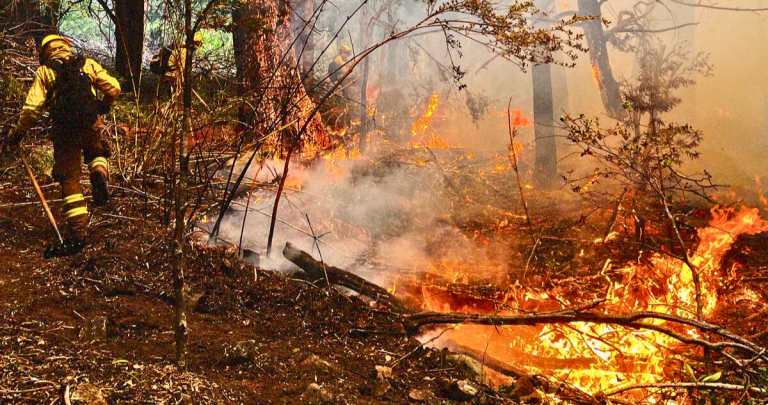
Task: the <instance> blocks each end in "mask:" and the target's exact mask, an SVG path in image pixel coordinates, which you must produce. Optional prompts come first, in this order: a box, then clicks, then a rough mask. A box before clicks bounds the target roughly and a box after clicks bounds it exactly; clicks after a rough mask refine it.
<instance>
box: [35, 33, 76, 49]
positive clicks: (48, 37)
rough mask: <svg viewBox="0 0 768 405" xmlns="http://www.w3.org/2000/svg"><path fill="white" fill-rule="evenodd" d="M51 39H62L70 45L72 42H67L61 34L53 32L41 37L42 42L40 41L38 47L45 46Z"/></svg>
mask: <svg viewBox="0 0 768 405" xmlns="http://www.w3.org/2000/svg"><path fill="white" fill-rule="evenodd" d="M53 41H64V42H65V43H66V44H67V45H69V46H72V43H71V42H69V40H68V39H66V38H64V37H62V36H61V35H56V34H53V35H48V36H46V37H45V38H43V42H40V49H43V48H45V46H46V45H48V44H50V43H51V42H53Z"/></svg>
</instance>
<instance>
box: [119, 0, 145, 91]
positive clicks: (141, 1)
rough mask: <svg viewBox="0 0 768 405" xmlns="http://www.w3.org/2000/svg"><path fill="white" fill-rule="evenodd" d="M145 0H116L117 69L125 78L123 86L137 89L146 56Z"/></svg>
mask: <svg viewBox="0 0 768 405" xmlns="http://www.w3.org/2000/svg"><path fill="white" fill-rule="evenodd" d="M144 7H145V0H119V1H116V2H115V43H116V44H117V49H116V51H115V70H117V73H118V74H119V75H120V76H121V77H122V79H123V88H124V89H126V90H127V89H132V90H133V91H136V89H137V88H138V85H139V75H140V74H141V62H142V59H143V57H144Z"/></svg>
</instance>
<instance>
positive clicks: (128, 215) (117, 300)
mask: <svg viewBox="0 0 768 405" xmlns="http://www.w3.org/2000/svg"><path fill="white" fill-rule="evenodd" d="M2 173H3V175H2V177H1V179H2V181H0V183H2V189H0V201H1V202H2V204H3V205H6V204H14V203H22V202H32V201H36V200H37V198H36V196H35V195H34V190H33V189H32V188H31V186H30V187H27V184H28V182H27V180H26V179H25V177H23V173H22V172H21V166H20V164H15V163H13V162H10V161H8V160H4V161H3V171H2ZM39 181H40V183H41V185H43V187H44V190H45V193H46V195H47V197H48V198H50V199H55V198H58V187H57V186H55V185H52V183H51V182H52V180H51V179H50V178H48V177H45V176H42V177H40V178H39ZM121 193H122V194H121ZM51 206H52V209H53V210H54V211H58V208H59V203H56V202H54V203H52V204H51ZM144 207H145V205H144V204H143V201H142V200H141V199H140V198H138V196H136V195H135V194H131V193H127V192H121V191H119V190H117V193H116V195H115V197H114V198H113V200H112V201H111V202H110V206H109V207H106V208H97V209H95V210H94V209H92V210H91V211H92V218H91V221H92V224H91V230H90V232H91V234H90V236H89V246H88V247H87V250H86V251H85V252H83V253H81V254H79V255H77V256H74V257H68V258H57V259H52V260H43V258H42V252H43V249H44V247H45V244H46V243H47V242H48V241H50V240H51V239H52V238H53V237H54V236H53V232H52V231H50V230H49V226H48V224H47V222H46V219H45V217H44V215H43V210H42V207H41V206H40V205H39V204H33V205H23V206H13V207H1V208H0V235H2V238H1V239H0V313H1V314H3V316H2V319H0V403H3V404H54V403H61V401H60V400H59V397H60V394H59V390H60V386H61V385H62V383H64V382H67V383H68V385H69V387H70V388H71V389H72V390H74V392H75V395H74V397H73V398H79V397H84V396H87V394H88V393H89V392H92V391H96V392H99V391H100V393H101V395H102V396H103V398H104V400H105V401H106V403H108V404H118V403H130V404H144V403H146V404H150V403H151V404H175V403H196V404H214V403H215V404H240V403H244V404H270V403H275V404H298V403H301V404H304V403H306V404H309V403H323V402H324V403H349V404H383V403H396V404H402V403H408V402H409V401H411V400H412V399H409V395H411V396H414V397H419V398H423V399H424V400H425V401H426V402H428V403H451V402H452V401H451V400H449V399H448V398H450V397H452V396H454V397H455V395H454V394H455V393H452V392H451V391H450V389H451V387H452V386H451V384H449V382H450V381H454V382H455V381H457V380H462V379H466V378H468V375H467V374H465V373H464V372H463V371H460V370H457V369H456V368H454V367H451V366H449V365H448V364H446V363H445V362H444V360H445V353H444V352H439V351H435V350H432V349H420V348H419V345H418V342H417V341H415V340H414V339H411V338H407V337H402V336H393V335H391V334H386V333H384V334H370V333H368V334H355V333H351V331H352V332H353V329H359V328H366V329H368V330H374V331H382V332H389V331H392V330H396V329H397V328H398V326H397V322H396V321H394V320H393V319H391V318H390V317H388V316H387V315H383V314H379V313H377V312H374V311H372V310H371V308H370V307H369V306H367V305H366V304H364V303H363V302H361V301H360V300H357V299H354V298H350V297H347V296H345V295H342V294H341V293H339V292H338V291H336V290H334V289H328V288H323V287H322V286H317V285H313V284H311V283H309V282H308V281H306V280H302V279H300V278H291V277H286V276H280V275H276V274H272V273H268V272H264V271H261V270H259V269H255V268H253V267H252V266H250V265H247V264H242V263H241V262H239V261H238V260H237V259H236V256H235V253H234V252H232V251H231V250H229V251H228V250H226V249H224V248H221V247H205V246H201V245H193V244H190V245H188V246H186V247H185V248H186V250H187V251H188V253H187V257H188V260H187V266H188V270H187V280H188V284H189V286H190V292H189V296H188V302H189V304H190V307H191V308H190V311H189V328H190V336H189V366H188V372H187V373H179V372H177V371H175V369H174V367H173V366H172V365H173V360H174V353H175V351H174V350H175V349H174V347H175V346H174V335H173V332H172V331H173V326H172V325H173V319H174V314H173V299H172V297H173V294H172V290H171V288H172V287H171V286H172V283H171V272H170V266H169V263H170V248H169V243H168V242H167V241H168V240H169V235H168V228H167V227H164V226H162V225H160V223H159V221H158V220H157V218H159V216H160V213H159V212H154V211H152V210H151V208H150V210H149V211H144ZM150 207H151V206H150ZM145 214H146V217H145ZM57 215H58V214H57ZM144 218H148V220H145V219H144ZM243 342H245V343H243ZM401 358H402V360H401V361H399V362H398V360H400V359H401ZM395 363H396V364H395ZM385 364H386V365H390V366H392V369H393V372H392V375H391V377H388V378H377V372H376V366H378V365H385ZM393 364H395V365H394V366H393ZM384 380H386V381H384ZM312 384H315V385H312ZM478 386H479V385H478ZM480 388H481V389H482V387H480ZM489 392H490V391H489ZM493 397H494V394H492V393H490V394H489V395H484V394H482V393H481V394H480V395H479V396H476V397H475V398H474V399H472V400H471V401H470V402H473V403H497V402H500V400H499V399H494V398H493ZM85 403H94V404H97V403H104V402H99V401H98V398H97V400H90V401H86V402H85Z"/></svg>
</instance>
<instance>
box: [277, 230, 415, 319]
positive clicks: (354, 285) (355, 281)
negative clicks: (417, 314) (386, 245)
mask: <svg viewBox="0 0 768 405" xmlns="http://www.w3.org/2000/svg"><path fill="white" fill-rule="evenodd" d="M283 256H285V258H286V259H288V260H290V261H291V262H293V263H294V264H295V265H297V266H299V268H301V269H302V270H304V271H305V272H306V273H307V274H309V276H310V277H312V278H313V279H316V280H320V279H326V280H327V281H328V282H329V283H330V284H335V285H338V286H341V287H345V288H349V289H350V290H352V291H355V292H357V293H358V294H360V295H364V296H366V297H369V298H372V299H374V300H376V301H378V302H379V303H381V304H383V305H385V306H387V307H389V308H391V309H393V310H395V311H397V312H401V313H408V312H412V311H410V310H409V309H408V308H407V307H406V306H405V305H404V304H403V303H402V302H401V301H400V300H399V299H397V298H396V297H395V296H394V295H392V294H390V293H389V292H388V291H387V290H386V289H384V288H382V287H379V286H377V285H376V284H372V283H369V282H368V281H366V280H365V279H363V278H361V277H359V276H356V275H354V274H352V273H350V272H348V271H345V270H342V269H340V268H338V267H333V266H328V265H327V264H325V263H323V262H321V261H318V260H315V259H314V258H313V257H312V256H310V255H309V254H308V253H306V252H304V251H303V250H301V249H298V248H296V247H295V246H293V245H292V244H291V243H290V242H288V243H286V244H285V249H283Z"/></svg>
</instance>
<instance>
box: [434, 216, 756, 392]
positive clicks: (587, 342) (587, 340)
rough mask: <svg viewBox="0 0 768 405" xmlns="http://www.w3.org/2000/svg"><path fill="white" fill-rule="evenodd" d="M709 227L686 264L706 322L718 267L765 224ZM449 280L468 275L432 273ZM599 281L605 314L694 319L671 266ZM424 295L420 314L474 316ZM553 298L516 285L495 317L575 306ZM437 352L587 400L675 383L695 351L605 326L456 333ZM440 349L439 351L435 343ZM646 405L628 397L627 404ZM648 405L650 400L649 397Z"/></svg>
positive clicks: (669, 261)
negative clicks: (467, 353)
mask: <svg viewBox="0 0 768 405" xmlns="http://www.w3.org/2000/svg"><path fill="white" fill-rule="evenodd" d="M711 213H712V217H713V219H712V220H711V222H710V224H709V226H708V227H706V228H702V229H699V230H698V237H699V240H700V242H699V244H698V247H697V248H696V251H695V253H694V254H693V255H692V257H691V261H692V263H693V264H694V265H695V266H697V267H698V270H699V272H700V277H701V280H702V293H703V294H702V295H703V301H704V315H705V318H706V317H707V316H709V315H710V314H711V313H712V311H713V310H714V308H715V307H716V305H717V301H718V295H717V290H718V287H719V286H720V285H719V284H720V283H722V282H723V280H725V279H726V276H727V274H724V271H726V270H727V269H722V268H721V267H720V265H721V263H722V259H723V257H724V256H725V254H726V253H727V252H728V249H730V247H731V245H732V244H733V243H734V242H735V241H736V238H737V237H738V236H739V235H743V234H747V235H752V234H757V233H761V232H766V231H768V221H765V220H763V219H761V218H760V216H759V210H758V209H750V208H746V207H742V208H741V209H740V210H738V211H736V210H728V209H722V208H717V207H716V208H713V209H712V212H711ZM434 270H435V271H436V272H442V273H443V274H441V275H443V276H445V277H449V278H451V279H454V280H458V279H460V278H461V277H462V276H461V273H463V272H470V271H471V270H470V269H469V268H458V269H457V268H450V267H446V266H444V265H443V266H436V267H434ZM609 274H610V276H609ZM601 275H603V276H604V277H605V280H606V284H607V285H608V288H607V291H606V294H605V296H604V298H605V299H606V302H605V303H604V304H603V305H602V306H601V307H600V308H601V310H602V311H604V312H605V313H614V314H615V313H630V312H639V311H654V312H660V313H666V314H673V315H677V316H681V317H686V318H695V317H696V315H695V314H696V294H695V287H694V284H693V279H692V275H691V270H690V269H689V268H688V267H687V266H686V265H685V264H684V263H683V262H682V261H681V260H678V259H673V258H670V257H668V256H662V255H661V254H654V255H653V256H651V257H650V259H648V260H644V261H643V263H635V264H632V265H630V266H627V267H623V268H618V269H613V268H612V266H611V263H610V261H607V262H606V263H605V266H604V268H603V271H602V272H601ZM423 291H424V309H425V310H431V311H442V312H446V311H452V312H473V311H474V312H476V310H474V309H473V310H470V309H469V308H461V307H456V306H455V303H447V302H445V301H443V300H442V298H441V297H443V296H442V295H432V292H431V291H430V289H429V288H428V287H424V288H423ZM575 304H576V303H572V302H570V301H569V300H568V298H567V297H565V296H562V295H559V293H558V292H557V291H556V290H553V291H544V290H534V289H529V288H526V287H524V286H521V285H519V284H517V285H515V286H513V287H512V288H511V289H510V291H509V292H508V293H507V294H506V295H505V296H504V297H501V299H500V302H498V305H497V306H500V307H503V308H509V309H504V310H501V311H498V312H495V313H496V314H513V313H517V311H515V310H513V309H517V310H519V311H522V312H536V311H538V312H541V311H551V310H558V309H563V308H567V307H571V306H574V305H575ZM654 323H656V324H665V326H666V327H670V328H674V329H675V330H676V331H677V332H681V333H685V334H687V335H689V336H692V337H700V336H699V334H698V331H697V330H695V329H693V328H681V327H679V326H672V325H666V323H665V322H664V321H660V320H657V321H654ZM442 340H443V342H444V345H446V346H451V345H454V346H455V345H457V344H458V345H463V346H468V347H471V348H474V349H476V350H481V351H486V350H487V353H488V354H489V355H490V356H493V357H495V358H497V359H500V360H502V361H507V362H510V363H513V364H516V365H519V366H521V367H524V368H526V369H527V370H528V371H529V372H531V373H537V374H539V373H540V374H544V375H550V376H552V377H553V378H556V379H558V380H562V381H566V382H568V383H570V384H573V385H574V386H576V387H578V388H580V389H583V390H584V391H586V392H589V393H593V394H594V393H599V392H610V391H612V390H616V389H618V388H620V387H624V386H630V385H636V384H643V383H659V382H662V381H672V380H675V379H679V378H681V373H683V366H682V365H683V363H684V362H691V360H690V358H688V357H687V356H686V355H689V356H692V355H699V356H700V355H701V353H699V352H698V348H694V347H685V346H683V345H682V344H681V343H680V342H678V341H676V340H675V339H673V338H671V337H669V336H666V335H663V334H661V333H658V332H654V331H643V330H633V329H629V328H624V327H620V326H612V325H593V324H587V323H572V324H570V325H546V326H542V327H499V328H488V327H482V326H474V325H459V326H458V327H457V328H456V329H454V330H452V331H449V332H447V333H446V334H445V335H444V337H443V338H442ZM438 344H439V343H438ZM646 397H648V393H646V392H637V391H636V392H635V393H634V395H633V396H632V399H636V400H639V399H642V398H646ZM648 398H649V400H650V402H653V399H654V398H653V396H651V397H648Z"/></svg>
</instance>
